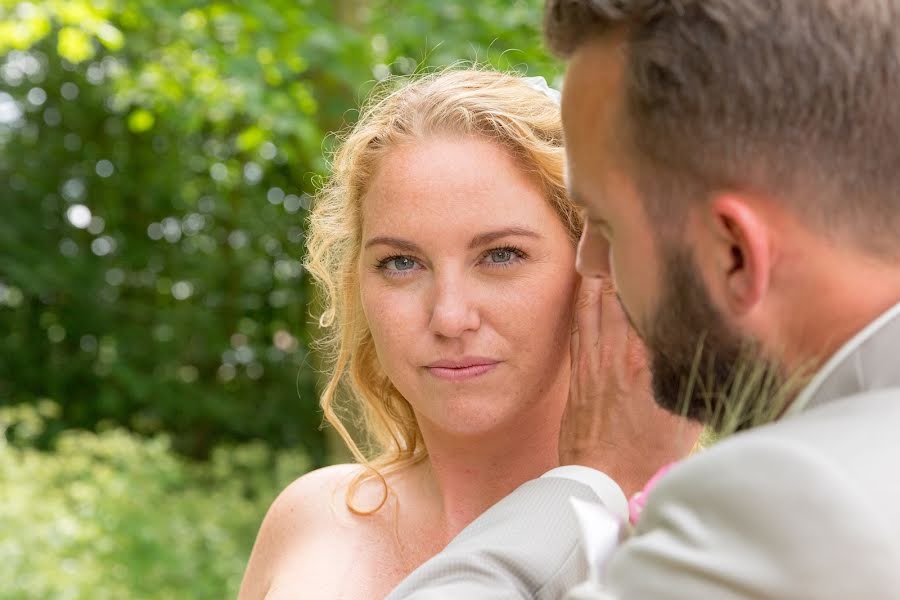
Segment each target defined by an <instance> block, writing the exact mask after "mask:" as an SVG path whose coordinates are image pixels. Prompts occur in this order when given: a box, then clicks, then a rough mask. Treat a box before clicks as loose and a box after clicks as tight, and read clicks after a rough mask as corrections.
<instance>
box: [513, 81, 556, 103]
mask: <svg viewBox="0 0 900 600" xmlns="http://www.w3.org/2000/svg"><path fill="white" fill-rule="evenodd" d="M522 81H524V82H525V84H526V85H527V86H528V87H530V88H533V89H536V90H537V91H539V92H541V93H542V94H544V95H545V96H547V97H548V98H550V99H551V100H553V101H554V102H556V103H557V104H559V101H560V97H561V94H560V93H559V91H558V90H554V89H553V88H552V87H550V86H549V85H547V80H546V79H544V78H543V77H541V76H540V75H536V76H534V77H523V78H522Z"/></svg>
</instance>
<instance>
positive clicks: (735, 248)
mask: <svg viewBox="0 0 900 600" xmlns="http://www.w3.org/2000/svg"><path fill="white" fill-rule="evenodd" d="M709 210H710V213H709V216H710V217H711V220H712V235H713V237H714V239H715V245H714V247H715V253H716V255H715V257H714V261H713V264H714V265H715V268H716V269H717V272H716V273H715V279H716V282H717V284H716V286H717V287H718V288H719V293H720V294H721V296H720V298H721V299H722V300H723V301H724V303H725V305H726V306H727V307H728V309H729V310H730V311H731V312H732V314H734V315H736V316H743V315H746V314H747V313H748V312H750V311H751V310H752V309H753V308H754V307H756V306H757V305H758V304H759V302H761V301H762V299H763V298H764V296H765V294H766V292H767V291H768V287H769V277H770V273H771V268H772V248H771V246H770V231H769V227H768V226H767V223H766V220H765V219H764V216H763V214H762V213H761V211H760V206H759V204H758V203H755V202H753V201H752V200H750V199H748V198H745V197H742V196H740V195H730V194H722V195H720V196H717V197H715V198H713V200H712V202H711V203H710V206H709Z"/></svg>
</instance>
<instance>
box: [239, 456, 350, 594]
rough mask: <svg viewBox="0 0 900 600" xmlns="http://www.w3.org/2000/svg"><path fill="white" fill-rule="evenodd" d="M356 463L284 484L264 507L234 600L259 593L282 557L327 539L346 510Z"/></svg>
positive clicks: (310, 548) (292, 556)
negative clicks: (262, 516) (265, 507)
mask: <svg viewBox="0 0 900 600" xmlns="http://www.w3.org/2000/svg"><path fill="white" fill-rule="evenodd" d="M361 469H362V467H360V466H359V465H353V464H345V465H333V466H330V467H324V468H322V469H317V470H315V471H311V472H309V473H306V474H305V475H303V476H301V477H299V478H297V479H296V480H294V481H293V482H292V483H291V484H289V485H288V486H287V487H286V488H285V489H284V490H282V492H281V493H280V494H279V495H278V497H276V498H275V500H274V501H273V502H272V505H271V506H270V507H269V510H268V512H267V513H266V516H265V518H264V519H263V522H262V525H261V526H260V529H259V534H258V535H257V537H256V542H255V543H254V545H253V552H252V553H251V555H250V561H249V563H248V564H247V570H246V572H245V573H244V581H243V583H242V584H241V593H240V596H239V598H240V600H244V599H256V598H262V597H264V596H265V594H266V591H267V590H268V588H269V586H270V584H271V582H272V579H273V577H274V576H275V575H276V573H277V572H278V571H280V570H281V569H282V566H283V565H284V564H285V563H286V562H294V560H295V558H296V557H297V556H298V555H302V554H305V553H306V552H307V551H314V550H315V547H316V546H317V545H319V544H320V543H321V542H323V541H325V540H328V539H333V538H332V536H333V534H334V533H335V532H336V531H337V530H339V529H343V527H342V525H345V524H347V521H348V520H349V519H351V515H350V513H349V511H348V510H347V508H346V502H345V496H346V490H347V488H348V486H349V485H350V483H351V482H352V481H353V479H354V478H355V477H356V475H357V474H359V473H360V472H361Z"/></svg>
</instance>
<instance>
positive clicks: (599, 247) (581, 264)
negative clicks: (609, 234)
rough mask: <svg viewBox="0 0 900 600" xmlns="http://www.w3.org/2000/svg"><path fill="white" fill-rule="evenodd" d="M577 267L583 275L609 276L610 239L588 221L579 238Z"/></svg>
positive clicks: (576, 258) (576, 257)
mask: <svg viewBox="0 0 900 600" xmlns="http://www.w3.org/2000/svg"><path fill="white" fill-rule="evenodd" d="M575 268H576V270H577V271H578V272H579V273H580V274H581V275H582V276H583V277H609V275H610V272H609V241H608V240H607V239H606V236H604V235H602V234H600V233H598V232H596V231H592V230H591V229H590V228H589V227H588V225H587V223H585V225H584V229H582V231H581V239H579V240H578V253H577V254H576V256H575Z"/></svg>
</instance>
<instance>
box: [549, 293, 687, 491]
mask: <svg viewBox="0 0 900 600" xmlns="http://www.w3.org/2000/svg"><path fill="white" fill-rule="evenodd" d="M701 428H702V427H701V426H700V425H699V424H697V423H694V422H691V421H688V420H686V419H683V418H680V417H676V416H674V415H671V414H669V413H668V412H666V411H665V410H663V409H661V408H659V406H657V404H656V402H655V401H654V400H653V392H652V390H651V384H650V370H649V368H648V365H647V355H646V350H645V348H644V344H643V343H642V342H641V340H640V338H638V336H637V333H635V331H634V330H633V329H632V328H631V326H630V325H629V324H628V318H627V317H626V316H625V312H624V310H623V309H622V306H621V305H620V304H619V300H618V298H617V297H616V290H615V287H614V286H613V284H612V282H611V281H610V280H607V279H601V278H584V279H582V281H581V286H580V288H579V291H578V300H577V302H576V307H575V331H574V332H573V334H572V382H571V385H570V388H569V403H568V405H567V406H566V411H565V413H564V414H563V421H562V428H561V429H560V434H559V460H560V465H573V464H577V465H585V466H588V467H592V468H595V469H597V470H599V471H603V472H604V473H606V474H607V475H609V476H610V477H612V478H613V479H614V480H615V481H616V482H617V483H618V484H619V485H620V486H621V487H622V490H623V491H624V492H625V495H626V496H631V494H633V493H634V492H636V491H639V490H640V489H641V488H643V487H644V484H645V483H646V482H647V480H648V479H650V477H652V476H653V474H654V473H656V471H657V470H658V469H660V468H661V467H663V466H665V465H667V464H668V463H671V462H673V461H676V460H679V459H681V458H683V457H684V456H685V455H687V453H688V452H690V450H691V448H692V447H693V446H694V444H696V442H697V437H698V436H699V435H700V431H701Z"/></svg>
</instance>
